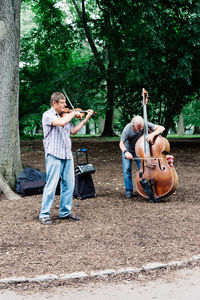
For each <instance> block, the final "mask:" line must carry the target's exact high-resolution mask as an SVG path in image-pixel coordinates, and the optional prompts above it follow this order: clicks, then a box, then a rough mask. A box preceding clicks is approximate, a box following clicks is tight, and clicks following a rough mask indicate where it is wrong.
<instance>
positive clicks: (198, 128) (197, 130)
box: [193, 125, 200, 134]
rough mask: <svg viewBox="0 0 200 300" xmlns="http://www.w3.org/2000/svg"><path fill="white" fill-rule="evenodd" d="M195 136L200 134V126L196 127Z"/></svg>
mask: <svg viewBox="0 0 200 300" xmlns="http://www.w3.org/2000/svg"><path fill="white" fill-rule="evenodd" d="M193 134H200V126H196V125H195V126H194V132H193Z"/></svg>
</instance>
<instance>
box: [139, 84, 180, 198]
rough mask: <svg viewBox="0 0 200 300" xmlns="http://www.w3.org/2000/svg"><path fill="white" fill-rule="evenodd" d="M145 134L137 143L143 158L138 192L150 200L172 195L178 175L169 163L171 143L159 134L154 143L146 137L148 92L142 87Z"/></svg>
mask: <svg viewBox="0 0 200 300" xmlns="http://www.w3.org/2000/svg"><path fill="white" fill-rule="evenodd" d="M142 97H143V103H142V104H143V119H144V134H143V135H142V136H141V137H140V138H139V139H138V140H137V142H136V144H135V153H136V155H137V156H138V157H139V159H140V160H141V168H140V170H139V171H137V172H136V188H137V191H138V193H139V194H140V195H141V196H142V197H144V198H148V200H149V201H150V202H159V200H160V198H163V197H166V196H169V195H171V194H172V193H173V192H174V191H175V190H176V188H177V186H178V175H177V173H176V170H175V168H174V166H173V165H171V166H170V165H169V163H168V160H167V155H168V153H169V151H170V145H169V142H168V140H167V139H166V138H164V137H162V136H161V135H157V136H156V137H155V138H154V140H153V142H152V143H149V142H147V140H146V139H145V138H146V136H147V135H148V133H149V132H148V120H147V104H148V92H147V91H146V90H145V89H144V88H143V89H142Z"/></svg>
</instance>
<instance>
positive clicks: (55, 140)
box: [42, 107, 73, 159]
mask: <svg viewBox="0 0 200 300" xmlns="http://www.w3.org/2000/svg"><path fill="white" fill-rule="evenodd" d="M57 118H60V116H59V115H58V114H57V112H56V111H55V110H54V109H53V108H52V107H51V108H50V109H49V110H47V111H46V112H45V113H44V114H43V116H42V127H43V134H44V139H43V145H44V151H45V156H47V154H51V155H53V156H55V157H57V158H60V159H71V158H72V152H71V138H70V131H71V128H72V127H73V125H72V124H71V123H67V124H66V125H64V126H62V127H61V126H52V125H51V124H52V122H53V121H54V120H56V119H57Z"/></svg>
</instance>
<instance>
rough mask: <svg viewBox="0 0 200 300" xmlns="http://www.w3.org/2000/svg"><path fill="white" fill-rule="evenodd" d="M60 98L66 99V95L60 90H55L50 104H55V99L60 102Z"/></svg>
mask: <svg viewBox="0 0 200 300" xmlns="http://www.w3.org/2000/svg"><path fill="white" fill-rule="evenodd" d="M60 99H64V100H65V96H64V94H63V93H60V92H55V93H53V94H52V95H51V101H50V104H51V105H53V101H55V102H57V103H58V102H59V100H60Z"/></svg>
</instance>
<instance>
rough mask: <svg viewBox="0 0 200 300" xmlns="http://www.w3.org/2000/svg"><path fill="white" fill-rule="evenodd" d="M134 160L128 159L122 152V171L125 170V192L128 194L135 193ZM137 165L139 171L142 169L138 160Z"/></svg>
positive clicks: (134, 155)
mask: <svg viewBox="0 0 200 300" xmlns="http://www.w3.org/2000/svg"><path fill="white" fill-rule="evenodd" d="M131 154H132V155H133V157H137V156H136V154H133V153H131ZM132 162H133V160H132V159H126V158H125V155H124V153H123V152H122V169H123V176H124V185H125V192H126V195H127V194H132V193H133V181H132ZM136 164H137V167H138V170H140V167H141V161H140V159H136Z"/></svg>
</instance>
